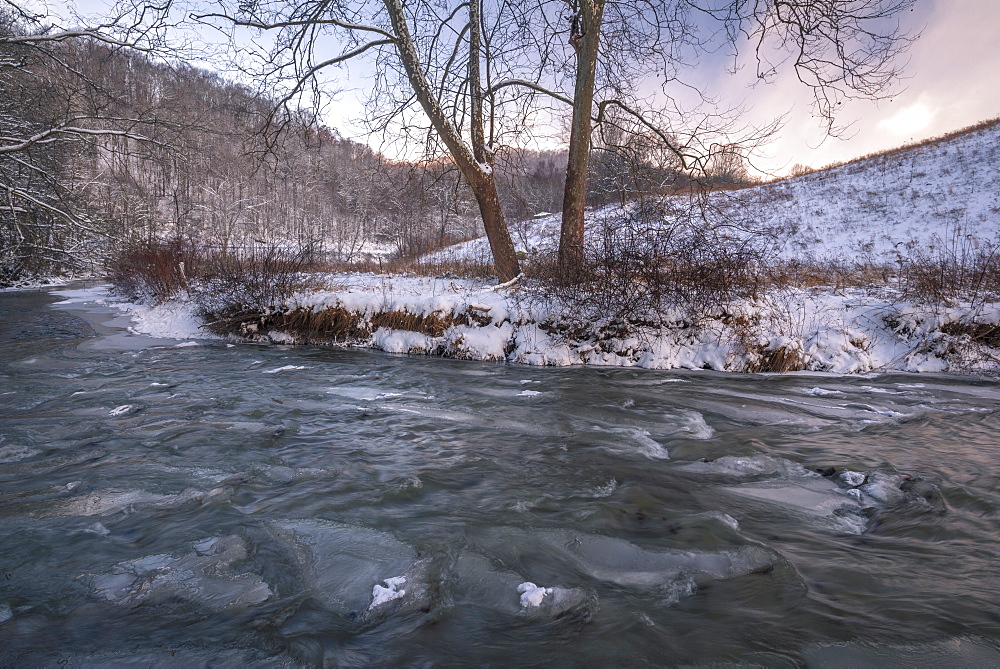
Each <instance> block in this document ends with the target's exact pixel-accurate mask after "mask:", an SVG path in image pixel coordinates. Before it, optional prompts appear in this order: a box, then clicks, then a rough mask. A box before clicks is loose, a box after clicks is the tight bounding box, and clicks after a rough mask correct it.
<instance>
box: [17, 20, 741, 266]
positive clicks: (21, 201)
mask: <svg viewBox="0 0 1000 669" xmlns="http://www.w3.org/2000/svg"><path fill="white" fill-rule="evenodd" d="M32 28H33V26H31V25H29V24H27V23H26V22H25V21H24V20H22V19H20V18H19V17H18V16H16V15H15V13H14V12H12V11H7V12H5V13H0V37H3V38H6V40H7V41H6V42H0V53H2V59H0V86H2V88H3V90H4V93H5V94H4V95H3V96H2V97H0V135H2V137H3V145H2V146H0V195H2V198H3V203H2V205H0V285H12V284H15V283H17V282H23V281H25V280H29V279H31V278H32V277H39V276H50V275H101V274H102V273H104V272H106V263H107V262H108V260H109V259H110V258H112V257H115V256H116V254H119V253H120V252H122V250H123V249H128V248H133V247H136V246H142V245H149V244H151V243H156V242H180V243H185V244H195V245H197V246H199V247H201V248H204V249H214V250H217V251H219V252H221V253H223V254H226V253H228V252H229V251H233V250H239V249H246V248H248V247H251V246H253V245H255V244H257V245H259V244H270V245H275V244H277V245H278V246H280V247H282V248H284V249H285V250H286V251H289V252H292V253H300V252H307V253H308V254H309V255H310V258H311V259H313V260H316V261H319V262H323V263H331V264H345V263H346V264H350V263H356V262H364V261H370V260H371V259H372V258H377V257H395V258H412V257H417V256H419V255H421V254H424V253H427V252H429V251H433V250H435V249H438V248H441V247H443V246H446V245H448V244H452V243H454V242H457V241H461V240H466V239H470V238H474V237H477V236H480V235H481V234H482V223H481V221H480V218H479V212H478V211H477V209H476V206H475V205H476V201H475V198H474V197H473V195H472V193H471V192H470V191H469V188H468V186H467V184H466V183H465V182H464V181H463V179H462V178H461V175H460V173H459V171H458V170H457V169H456V168H455V165H454V162H453V161H452V160H451V159H450V158H448V157H441V156H432V157H429V158H427V159H425V160H419V161H401V160H392V159H389V158H387V157H385V156H383V155H381V154H379V153H378V152H376V151H374V150H373V149H371V148H369V147H368V146H366V145H364V144H361V143H359V142H356V141H352V140H349V139H344V138H343V137H341V136H340V135H339V133H338V131H337V129H336V127H335V125H336V119H330V118H326V117H320V116H318V115H317V114H316V113H314V112H312V111H310V110H304V109H297V110H295V111H294V112H289V111H288V110H287V109H283V108H281V107H280V106H279V105H278V101H277V100H275V99H273V98H269V97H268V96H267V95H266V94H263V93H261V92H260V91H259V90H255V89H254V88H251V87H250V86H246V85H240V84H237V83H234V82H233V81H231V80H228V79H227V78H225V77H224V76H222V75H220V74H218V73H216V72H212V71H209V70H206V69H201V68H198V67H194V66H191V65H188V64H185V63H183V62H179V61H164V60H162V59H155V58H153V57H151V56H150V55H147V54H146V53H144V52H142V51H139V50H134V49H126V48H121V47H118V46H115V45H111V44H108V43H107V42H106V41H101V40H98V39H92V38H89V37H87V36H82V37H79V38H76V39H66V40H51V41H49V40H46V41H38V42H34V41H30V37H31V36H32V35H33V33H32ZM34 28H35V29H36V30H37V29H38V28H37V26H35V27H34ZM26 38H28V39H26ZM616 139H618V138H616ZM591 151H592V156H593V157H592V161H591V168H590V171H589V175H588V180H587V204H588V206H594V205H601V204H605V203H609V202H620V203H625V202H627V201H630V200H632V199H634V198H635V197H637V196H639V195H641V194H644V193H655V192H661V193H662V192H677V191H680V190H684V189H691V188H692V187H695V186H696V185H698V186H700V187H706V186H707V187H734V186H737V187H738V186H742V185H745V184H747V183H749V181H750V178H749V176H748V174H747V170H746V167H745V166H744V165H743V163H742V161H741V160H740V158H739V156H738V155H735V154H729V155H725V154H720V155H719V156H717V157H716V158H715V160H714V161H713V163H712V165H711V169H710V170H708V171H706V172H705V173H704V174H702V175H701V178H700V179H696V177H695V175H693V174H692V173H690V172H686V171H683V170H681V169H680V167H679V165H678V163H677V161H676V159H675V158H673V157H672V156H670V155H662V152H661V155H656V153H655V152H654V151H652V150H650V149H649V148H648V147H644V146H642V145H641V144H639V143H637V142H636V141H627V140H626V141H607V142H601V141H595V142H594V146H593V148H592V150H591ZM566 163H567V152H566V150H564V149H552V150H528V149H516V148H503V149H500V150H498V151H497V152H496V164H497V183H498V192H499V196H500V200H501V205H502V208H503V210H504V212H505V213H506V215H507V217H508V219H509V223H510V224H511V226H512V227H516V226H517V225H518V223H519V222H521V221H527V220H530V219H531V218H532V217H533V216H535V215H536V214H538V213H540V212H550V211H559V210H560V208H561V206H562V197H563V183H564V181H565V175H566Z"/></svg>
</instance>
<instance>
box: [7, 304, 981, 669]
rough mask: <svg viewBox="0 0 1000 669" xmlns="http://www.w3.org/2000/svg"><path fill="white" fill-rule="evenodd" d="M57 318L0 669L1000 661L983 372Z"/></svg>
mask: <svg viewBox="0 0 1000 669" xmlns="http://www.w3.org/2000/svg"><path fill="white" fill-rule="evenodd" d="M56 299H58V298H56V297H53V296H51V295H48V294H46V293H32V292H25V293H7V294H0V664H3V665H5V666H6V665H8V664H9V665H15V666H21V665H30V666H34V665H47V666H52V665H69V666H107V665H116V666H123V665H124V666H150V665H153V666H185V667H187V666H228V665H235V664H245V665H250V666H299V665H322V664H326V665H364V664H380V665H383V664H392V665H397V664H401V665H415V664H416V665H426V664H446V665H450V664H484V663H493V664H501V665H543V664H544V665H552V664H555V665H586V666H600V665H608V664H612V665H622V664H627V665H642V664H655V665H663V664H696V665H697V664H712V663H738V664H762V665H768V666H798V665H809V666H865V665H871V666H884V665H885V664H887V663H891V664H897V665H906V666H942V665H953V666H954V665H964V666H989V665H993V666H996V665H1000V650H998V642H1000V578H998V577H997V566H996V565H997V564H998V559H1000V541H998V540H1000V528H998V509H1000V479H998V471H1000V444H998V441H1000V439H998V436H997V435H998V434H1000V413H998V412H997V409H998V407H1000V387H998V385H997V384H996V383H995V382H992V381H989V380H977V379H968V378H965V379H963V378H957V377H942V376H931V375H921V376H914V375H883V376H867V377H832V376H817V375H791V376H735V375H727V374H719V373H676V372H673V373H666V372H648V371H632V370H600V369H538V368H524V367H513V366H507V365H502V364H478V363H469V362H453V361H447V360H430V359H422V358H406V357H395V356H389V355H384V354H375V353H370V352H364V351H338V350H326V349H311V348H283V347H258V346H249V345H241V346H232V345H227V344H225V343H222V342H198V343H196V344H195V343H194V342H182V343H180V344H179V343H178V342H177V341H172V340H150V339H146V338H143V337H139V336H134V335H128V334H127V333H126V332H125V331H124V330H123V329H122V326H123V324H122V323H121V322H120V319H119V320H118V321H117V322H111V323H107V321H110V320H111V315H110V312H108V311H107V310H102V309H101V308H92V309H89V310H84V309H81V308H80V307H79V306H77V307H72V308H70V307H53V306H52V302H54V301H55V300H56ZM192 344H194V345H192ZM817 470H820V471H819V472H817Z"/></svg>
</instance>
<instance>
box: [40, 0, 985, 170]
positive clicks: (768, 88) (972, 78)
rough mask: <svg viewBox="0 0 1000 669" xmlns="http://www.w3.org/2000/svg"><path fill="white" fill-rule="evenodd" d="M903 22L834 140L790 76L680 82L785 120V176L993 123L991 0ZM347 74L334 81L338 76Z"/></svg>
mask: <svg viewBox="0 0 1000 669" xmlns="http://www.w3.org/2000/svg"><path fill="white" fill-rule="evenodd" d="M28 1H29V2H31V3H32V4H34V5H39V4H42V0H28ZM68 1H69V0H67V2H59V1H58V0H56V1H55V2H50V3H49V5H48V6H49V8H50V10H51V11H52V12H53V13H56V14H61V13H63V12H65V10H66V9H67V8H68V7H70V6H72V5H70V4H68ZM108 4H110V2H108V0H79V1H78V2H76V3H75V6H76V8H77V10H78V11H79V12H80V13H81V14H84V15H95V14H99V13H100V12H101V11H103V10H104V8H105V7H106V6H107V5H108ZM902 24H903V29H904V31H907V32H910V33H918V32H919V33H920V34H921V37H920V39H919V40H917V42H916V43H915V44H914V45H913V46H912V47H911V48H910V50H909V52H908V53H907V56H906V58H907V59H908V63H907V64H906V67H905V72H906V78H905V80H903V81H900V82H899V86H898V87H897V89H898V93H897V94H895V95H894V96H893V97H892V98H890V99H886V100H881V101H878V102H872V101H848V102H846V103H845V104H844V105H843V110H842V112H841V113H840V116H839V117H838V121H839V122H841V123H850V124H851V125H850V128H849V130H848V131H847V132H846V134H845V135H844V136H843V137H841V138H828V137H826V136H825V134H824V131H823V128H822V126H821V124H820V123H819V120H818V119H816V118H813V117H812V115H811V113H810V104H809V103H810V94H809V91H808V90H807V89H805V88H804V87H803V86H802V85H801V84H800V83H799V82H797V81H796V80H795V78H794V77H793V76H790V75H791V73H790V72H785V73H784V75H783V76H781V77H779V78H777V79H776V80H775V81H773V82H771V83H767V84H764V85H760V84H759V83H757V82H756V78H755V77H754V76H753V67H752V66H750V67H744V68H742V70H740V71H739V72H737V73H736V74H730V73H728V72H727V71H726V70H727V68H726V67H725V66H724V64H722V63H721V62H719V63H706V64H703V65H704V67H703V66H699V68H697V69H696V70H694V71H693V72H692V73H691V75H692V76H690V77H689V78H688V80H689V81H691V82H692V83H695V84H697V85H699V86H702V87H703V88H704V89H705V90H706V91H708V92H709V93H710V94H711V95H713V96H716V97H718V98H720V99H722V100H724V101H726V102H727V103H730V104H740V103H743V104H745V105H746V106H747V108H748V112H747V113H746V115H745V120H746V121H747V122H748V123H753V124H760V125H763V124H766V123H767V122H768V121H769V120H771V119H773V118H774V117H776V116H779V115H782V114H787V121H786V123H785V125H784V126H783V128H782V129H781V131H780V132H779V133H778V135H777V136H775V138H774V139H773V140H772V141H771V142H770V143H769V144H768V145H767V146H765V147H763V148H762V149H761V150H760V151H759V152H758V154H757V155H755V156H754V157H753V164H754V166H755V167H757V168H758V169H760V170H762V171H764V172H765V173H771V174H783V173H787V172H788V171H789V170H790V169H791V167H792V166H793V165H795V164H797V163H800V164H803V165H808V166H811V167H821V166H823V165H827V164H830V163H833V162H841V161H845V160H850V159H851V158H854V157H857V156H861V155H865V154H868V153H873V152H876V151H880V150H884V149H889V148H893V147H895V146H899V145H900V144H904V143H909V142H913V141H920V140H922V139H927V138H929V137H934V136H937V135H941V134H944V133H947V132H951V131H953V130H957V129H959V128H962V127H965V126H968V125H972V124H974V123H977V122H979V121H982V120H986V119H990V118H995V117H997V116H1000V0H917V5H916V7H915V9H914V11H912V12H908V13H907V14H906V15H905V16H903V17H902ZM730 64H731V63H730ZM352 70H353V71H352V72H351V75H350V78H349V80H347V81H341V82H338V84H339V85H338V88H341V89H342V91H343V92H341V93H339V94H338V95H337V96H336V98H335V100H334V101H333V103H332V104H331V106H330V114H329V117H328V118H329V119H330V123H331V125H333V126H335V127H337V129H338V130H340V131H341V133H342V134H343V135H345V136H347V137H351V138H352V139H356V140H358V141H369V143H372V144H373V146H375V148H380V147H379V143H378V141H376V140H371V139H369V138H367V137H366V136H365V134H364V130H363V129H362V127H361V126H360V125H358V124H354V123H351V122H350V121H349V119H352V118H357V117H360V116H361V114H362V112H363V109H362V107H361V103H360V98H361V97H363V93H362V92H361V89H362V88H363V87H364V86H365V82H366V80H367V78H366V77H365V76H364V74H363V73H364V72H365V70H366V68H364V67H353V68H352ZM346 72H347V71H346V70H345V71H341V72H340V73H338V76H341V77H346V76H348V75H347V74H346ZM750 83H753V84H754V85H753V86H750ZM352 89H353V90H352Z"/></svg>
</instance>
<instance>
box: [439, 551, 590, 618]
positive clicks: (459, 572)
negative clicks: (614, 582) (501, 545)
mask: <svg viewBox="0 0 1000 669" xmlns="http://www.w3.org/2000/svg"><path fill="white" fill-rule="evenodd" d="M455 575H456V579H455V590H454V597H455V602H456V603H458V604H461V605H464V606H473V607H488V608H491V609H493V610H495V611H499V612H501V613H504V614H507V615H510V616H528V617H530V618H532V619H538V618H547V617H548V618H555V617H560V618H562V619H564V620H565V619H566V618H564V617H563V616H564V615H565V614H570V616H569V617H570V618H572V619H573V620H575V621H576V622H578V623H585V622H586V621H588V620H590V618H591V617H592V616H593V614H594V612H595V611H596V610H597V595H596V594H594V593H593V592H591V591H589V590H585V589H583V588H564V587H549V588H538V587H537V586H535V585H534V584H533V583H531V582H529V581H525V580H524V578H523V577H520V576H518V575H517V574H515V573H513V572H507V571H496V570H495V569H494V567H493V565H492V564H491V563H490V561H489V560H488V559H486V558H485V557H484V556H482V555H478V554H476V553H468V552H463V553H462V554H461V555H460V556H459V559H458V561H457V562H456V565H455ZM529 586H530V587H531V588H532V589H529ZM512 591H516V592H518V593H519V594H520V600H517V599H515V598H513V597H512V596H511V594H512Z"/></svg>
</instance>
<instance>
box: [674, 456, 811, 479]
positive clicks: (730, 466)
mask: <svg viewBox="0 0 1000 669" xmlns="http://www.w3.org/2000/svg"><path fill="white" fill-rule="evenodd" d="M677 469H680V470H682V471H687V472H695V473H698V474H720V475H726V476H739V477H747V478H749V477H756V476H762V475H774V476H786V477H788V476H791V477H813V476H816V474H814V473H813V472H810V471H808V470H806V468H805V467H803V466H802V465H800V464H798V463H797V462H792V461H791V460H785V459H783V458H775V457H771V456H770V455H750V456H736V455H726V456H723V457H721V458H717V459H715V460H709V461H707V462H687V463H684V464H679V465H678V466H677Z"/></svg>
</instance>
